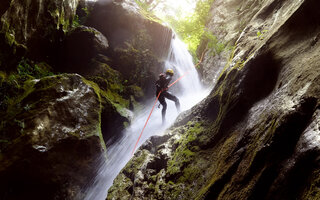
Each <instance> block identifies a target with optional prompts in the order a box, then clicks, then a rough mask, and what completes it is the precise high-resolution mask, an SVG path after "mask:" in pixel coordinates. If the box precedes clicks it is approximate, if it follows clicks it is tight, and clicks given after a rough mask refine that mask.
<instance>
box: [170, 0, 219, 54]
mask: <svg viewBox="0 0 320 200" xmlns="http://www.w3.org/2000/svg"><path fill="white" fill-rule="evenodd" d="M213 1H214V0H200V1H198V2H197V4H196V8H195V11H194V13H193V14H192V15H190V16H187V17H183V18H180V17H179V16H166V18H165V19H164V20H165V21H167V22H168V23H169V24H171V26H172V27H173V29H174V30H175V31H176V33H177V34H178V35H179V36H180V37H181V38H182V40H183V42H185V43H186V44H187V46H188V49H189V50H190V51H191V53H192V54H193V55H196V50H197V48H198V46H199V44H200V41H201V39H202V36H203V34H204V33H205V25H206V22H207V19H208V17H209V11H210V7H211V4H212V3H213Z"/></svg>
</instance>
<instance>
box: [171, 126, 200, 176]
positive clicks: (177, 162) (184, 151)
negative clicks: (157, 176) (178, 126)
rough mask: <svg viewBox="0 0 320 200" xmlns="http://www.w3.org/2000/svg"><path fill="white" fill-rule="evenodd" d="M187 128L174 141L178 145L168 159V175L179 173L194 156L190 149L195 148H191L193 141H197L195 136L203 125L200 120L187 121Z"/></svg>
mask: <svg viewBox="0 0 320 200" xmlns="http://www.w3.org/2000/svg"><path fill="white" fill-rule="evenodd" d="M187 128H188V129H187V130H186V133H185V134H184V135H182V137H181V138H180V139H179V140H178V141H176V144H178V145H179V146H178V148H177V149H176V151H175V152H174V155H173V157H172V158H171V159H170V160H169V161H168V168H167V173H168V175H169V176H171V175H175V174H180V173H181V172H182V170H183V168H184V167H185V166H186V165H187V164H188V163H190V162H191V161H192V160H193V158H194V156H195V152H193V151H191V149H192V150H196V149H197V148H193V147H194V144H193V142H197V138H198V136H199V134H200V133H202V132H203V131H204V127H203V124H202V123H201V122H188V124H187Z"/></svg>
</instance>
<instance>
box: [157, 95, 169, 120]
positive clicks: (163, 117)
mask: <svg viewBox="0 0 320 200" xmlns="http://www.w3.org/2000/svg"><path fill="white" fill-rule="evenodd" d="M159 102H160V104H161V105H162V113H161V114H162V124H164V123H165V121H166V111H167V102H166V100H165V99H164V96H163V95H160V97H159Z"/></svg>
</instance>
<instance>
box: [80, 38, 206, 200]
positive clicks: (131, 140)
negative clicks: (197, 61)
mask: <svg viewBox="0 0 320 200" xmlns="http://www.w3.org/2000/svg"><path fill="white" fill-rule="evenodd" d="M168 68H172V69H173V70H174V71H175V75H174V77H173V81H174V80H175V79H177V78H179V77H180V76H182V75H184V74H185V73H187V74H186V76H185V77H183V78H182V79H181V80H180V81H179V82H177V83H176V84H175V85H174V86H172V87H171V88H170V89H169V92H172V93H173V94H174V95H176V96H177V97H178V98H179V100H180V103H181V111H184V110H187V109H190V108H191V107H192V106H194V105H195V104H196V103H198V102H199V101H200V100H202V99H203V98H204V97H205V96H206V95H207V94H208V93H209V90H205V89H204V88H203V87H202V86H201V83H200V80H199V77H198V73H197V71H196V69H195V67H194V64H193V62H192V57H191V55H190V54H189V52H188V51H187V49H186V47H185V46H184V43H183V42H181V41H180V40H179V39H177V38H176V39H172V41H171V48H170V51H169V56H168V59H167V61H166V63H165V69H164V71H165V70H166V69H168ZM154 101H155V99H152V100H150V103H149V104H146V105H147V106H146V108H145V109H144V110H143V111H141V112H140V113H139V114H138V115H137V117H135V120H134V121H133V122H132V124H131V126H130V127H129V128H128V129H127V130H126V131H125V133H124V134H123V137H122V138H121V139H120V140H119V141H117V142H115V143H114V144H113V145H112V146H109V147H108V160H107V162H106V163H102V164H101V166H99V169H98V173H97V174H98V176H97V177H96V178H95V179H94V180H93V182H92V183H90V184H89V185H88V188H87V189H86V191H85V192H84V193H85V195H86V197H85V199H86V200H103V199H105V198H106V196H107V192H108V189H109V188H110V187H111V185H112V183H113V180H114V179H115V178H116V176H117V175H118V174H119V172H120V171H121V169H122V168H123V167H124V166H125V165H126V163H127V162H128V161H129V160H130V158H131V156H132V155H131V152H132V150H133V148H134V145H135V143H136V142H137V139H138V137H139V134H140V133H141V130H142V128H143V126H144V124H145V122H146V120H147V117H148V115H149V113H150V111H151V108H152V105H153V103H154ZM166 101H167V104H168V107H167V113H166V122H167V123H166V124H165V125H162V120H161V109H157V108H155V110H154V111H153V113H152V115H151V118H150V120H149V122H148V124H147V127H146V129H145V130H144V132H143V135H142V137H141V139H140V141H139V144H138V147H139V146H140V145H141V144H142V143H144V142H145V141H146V140H147V139H148V138H149V137H151V136H153V135H161V134H162V133H163V132H164V130H165V129H167V128H168V127H169V126H171V125H172V124H173V122H174V121H175V119H176V117H177V116H178V113H177V110H176V108H175V104H174V102H172V101H170V100H166Z"/></svg>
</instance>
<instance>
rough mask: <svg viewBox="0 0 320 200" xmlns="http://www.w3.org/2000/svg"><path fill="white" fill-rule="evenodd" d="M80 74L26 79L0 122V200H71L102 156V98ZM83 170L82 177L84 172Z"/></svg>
mask: <svg viewBox="0 0 320 200" xmlns="http://www.w3.org/2000/svg"><path fill="white" fill-rule="evenodd" d="M99 98H100V97H99V96H98V95H97V93H96V92H95V91H94V89H93V88H92V87H91V86H90V85H88V84H86V83H85V80H84V79H83V78H82V77H80V76H79V75H59V76H52V77H46V78H43V79H41V80H34V81H28V82H27V83H26V85H25V92H24V94H23V95H22V97H21V99H20V102H19V103H18V104H16V106H17V107H16V108H11V112H15V115H13V116H10V115H9V114H8V116H7V117H13V119H11V120H14V121H16V122H17V123H14V124H13V125H12V124H11V125H10V122H9V120H8V119H7V120H8V121H7V124H8V125H7V126H6V123H5V124H3V123H2V130H1V138H2V142H3V139H5V138H3V137H4V136H8V137H13V135H12V134H14V136H15V138H10V139H9V138H8V141H10V142H9V143H8V144H7V145H6V146H1V147H2V148H1V154H0V162H1V166H0V177H1V178H0V185H1V187H0V197H1V199H73V198H74V197H75V195H77V194H78V193H79V191H80V190H79V189H80V188H81V187H82V186H84V185H85V184H86V183H87V181H88V180H89V177H90V176H92V175H94V173H95V165H96V162H97V161H98V159H101V158H103V157H104V156H105V144H104V141H103V139H102V135H101V128H100V120H101V116H100V113H101V109H102V108H101V102H100V99H99ZM83 174H86V176H83Z"/></svg>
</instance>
